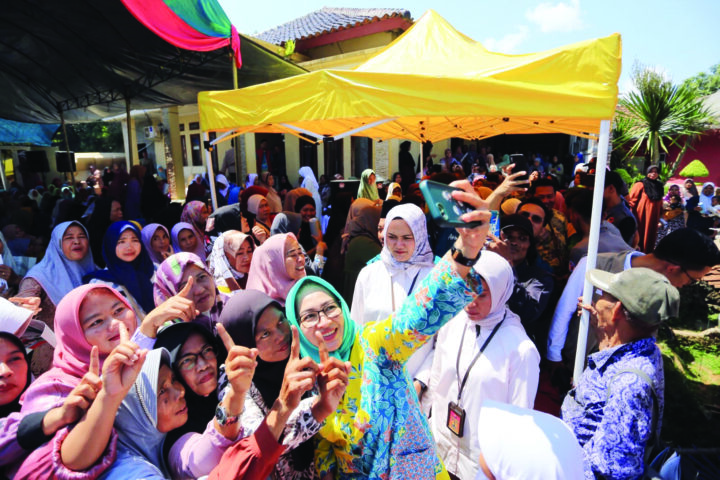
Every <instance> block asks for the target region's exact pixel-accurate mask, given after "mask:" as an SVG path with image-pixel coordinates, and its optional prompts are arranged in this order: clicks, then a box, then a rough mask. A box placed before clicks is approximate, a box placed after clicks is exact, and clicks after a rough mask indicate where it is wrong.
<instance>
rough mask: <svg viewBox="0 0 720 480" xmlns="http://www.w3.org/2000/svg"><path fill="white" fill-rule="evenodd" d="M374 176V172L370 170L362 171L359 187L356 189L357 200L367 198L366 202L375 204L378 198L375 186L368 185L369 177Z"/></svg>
mask: <svg viewBox="0 0 720 480" xmlns="http://www.w3.org/2000/svg"><path fill="white" fill-rule="evenodd" d="M374 174H375V172H374V171H373V170H372V168H368V169H367V170H363V172H362V175H361V176H360V186H359V187H358V193H357V198H358V199H360V198H367V199H368V200H372V201H373V202H375V201H377V199H378V198H380V195H378V191H377V185H375V184H374V183H373V184H372V185H371V184H370V175H374Z"/></svg>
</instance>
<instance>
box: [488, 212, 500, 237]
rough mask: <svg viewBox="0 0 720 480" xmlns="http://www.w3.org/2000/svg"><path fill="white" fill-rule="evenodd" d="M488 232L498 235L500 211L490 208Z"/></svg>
mask: <svg viewBox="0 0 720 480" xmlns="http://www.w3.org/2000/svg"><path fill="white" fill-rule="evenodd" d="M490 214H491V216H490V233H491V234H493V235H495V236H496V237H500V212H498V211H497V210H490Z"/></svg>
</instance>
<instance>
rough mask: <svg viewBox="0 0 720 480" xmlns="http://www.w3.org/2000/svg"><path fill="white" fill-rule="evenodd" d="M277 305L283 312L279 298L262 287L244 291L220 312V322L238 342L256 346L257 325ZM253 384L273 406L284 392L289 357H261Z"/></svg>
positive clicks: (264, 399)
mask: <svg viewBox="0 0 720 480" xmlns="http://www.w3.org/2000/svg"><path fill="white" fill-rule="evenodd" d="M270 306H275V307H277V308H278V310H280V312H283V307H282V305H280V303H278V302H277V301H275V300H273V299H272V298H270V297H268V296H267V295H265V294H264V293H262V292H260V291H258V290H240V291H237V292H235V294H234V295H233V296H232V297H230V300H228V301H227V303H226V304H225V306H224V307H223V311H222V313H221V314H220V323H222V324H223V326H224V327H225V330H227V332H228V333H229V334H230V336H231V337H232V339H233V341H234V342H235V344H236V345H241V346H243V347H247V348H256V347H257V345H256V344H255V328H256V327H257V323H258V321H259V320H260V316H261V315H262V314H263V312H264V311H265V309H266V308H268V307H270ZM257 362H258V364H257V367H256V368H255V374H254V375H253V384H254V385H255V388H257V389H258V391H259V392H260V395H262V399H263V402H265V405H266V406H267V407H268V408H270V407H272V404H273V403H274V402H275V400H276V399H277V398H278V396H279V395H280V388H281V387H282V382H283V378H284V376H285V366H286V365H287V359H286V360H282V361H280V362H266V361H264V360H263V359H261V358H260V357H257Z"/></svg>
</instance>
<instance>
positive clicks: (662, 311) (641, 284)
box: [586, 268, 680, 325]
mask: <svg viewBox="0 0 720 480" xmlns="http://www.w3.org/2000/svg"><path fill="white" fill-rule="evenodd" d="M586 277H587V279H588V281H589V282H590V283H591V284H593V285H594V286H595V287H597V288H599V289H600V290H602V291H603V292H606V293H609V294H610V295H612V296H613V297H615V298H617V299H618V300H620V302H621V303H622V304H623V307H625V309H626V310H627V311H628V312H629V313H630V315H632V316H633V318H636V319H638V320H641V321H642V322H644V323H647V324H648V325H659V324H660V323H661V322H664V321H666V320H668V319H670V318H672V317H677V315H678V310H679V308H680V292H678V290H677V288H675V287H673V286H672V285H671V284H670V282H669V281H668V279H667V278H666V277H665V276H664V275H661V274H659V273H657V272H655V271H654V270H650V269H649V268H630V269H628V270H625V271H624V272H620V273H610V272H606V271H604V270H597V269H595V270H590V271H589V272H587V274H586Z"/></svg>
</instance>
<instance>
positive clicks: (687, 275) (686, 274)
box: [678, 265, 702, 285]
mask: <svg viewBox="0 0 720 480" xmlns="http://www.w3.org/2000/svg"><path fill="white" fill-rule="evenodd" d="M678 266H679V267H680V270H682V272H683V273H684V274H685V276H686V277H687V278H688V280H690V283H689V285H693V284H695V283H697V282H699V281H700V280H702V278H693V277H692V275H690V274H689V273H688V272H687V270H685V267H683V266H680V265H678Z"/></svg>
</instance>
